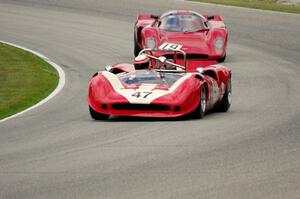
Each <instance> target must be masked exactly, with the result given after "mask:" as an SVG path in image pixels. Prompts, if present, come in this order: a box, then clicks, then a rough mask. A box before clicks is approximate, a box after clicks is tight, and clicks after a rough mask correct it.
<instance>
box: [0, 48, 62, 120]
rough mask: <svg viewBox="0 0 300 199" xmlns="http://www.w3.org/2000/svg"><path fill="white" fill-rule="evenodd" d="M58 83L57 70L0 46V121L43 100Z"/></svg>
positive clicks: (24, 54)
mask: <svg viewBox="0 0 300 199" xmlns="http://www.w3.org/2000/svg"><path fill="white" fill-rule="evenodd" d="M58 81H59V76H58V73H57V71H56V70H55V69H54V68H53V67H52V66H51V65H50V64H48V63H47V62H45V61H44V60H42V59H41V58H39V57H37V56H36V55H33V54H32V53H30V52H27V51H24V50H21V49H19V48H15V47H12V46H9V45H6V44H1V43H0V119H3V118H5V117H8V116H11V115H13V114H15V113H17V112H20V111H22V110H25V109H26V108H28V107H30V106H32V105H34V104H36V103H38V102H39V101H41V100H42V99H44V98H46V97H47V96H48V95H49V94H50V93H51V92H52V91H53V90H54V89H55V88H56V86H57V84H58Z"/></svg>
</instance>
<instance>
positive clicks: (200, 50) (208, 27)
mask: <svg viewBox="0 0 300 199" xmlns="http://www.w3.org/2000/svg"><path fill="white" fill-rule="evenodd" d="M176 15H191V16H196V19H195V20H194V21H192V20H191V21H190V22H189V23H193V22H195V23H199V24H200V25H201V24H202V26H203V29H202V30H199V31H191V32H190V31H184V32H183V31H181V32H180V31H179V32H178V31H177V32H173V31H168V30H165V29H162V28H161V26H162V25H161V24H162V21H163V20H164V19H165V18H166V17H168V16H176ZM134 38H135V39H134V40H135V54H136V55H137V53H138V51H139V50H141V49H144V48H158V47H159V46H160V45H162V44H164V43H174V44H180V45H182V50H183V51H185V52H186V53H187V55H188V57H187V58H188V59H189V60H190V62H191V63H190V64H189V66H190V67H193V68H197V67H205V66H208V65H211V64H212V62H209V61H210V60H215V61H219V62H220V61H223V60H224V59H225V57H226V48H227V40H228V31H227V29H226V26H225V24H224V22H223V19H222V17H221V16H208V15H200V14H199V13H196V12H192V11H169V12H166V13H164V14H162V15H161V16H152V15H139V16H138V17H137V22H136V24H135V28H134ZM147 40H152V41H151V43H155V45H154V46H147ZM217 40H218V42H219V43H220V42H221V43H222V42H223V46H222V47H221V48H219V49H217V48H216V42H217ZM219 45H221V44H219Z"/></svg>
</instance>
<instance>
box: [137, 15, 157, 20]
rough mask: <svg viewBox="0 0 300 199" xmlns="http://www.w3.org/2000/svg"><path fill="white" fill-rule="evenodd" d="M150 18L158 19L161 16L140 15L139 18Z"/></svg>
mask: <svg viewBox="0 0 300 199" xmlns="http://www.w3.org/2000/svg"><path fill="white" fill-rule="evenodd" d="M147 19H148V20H149V19H154V20H158V19H159V16H158V15H138V16H137V20H147Z"/></svg>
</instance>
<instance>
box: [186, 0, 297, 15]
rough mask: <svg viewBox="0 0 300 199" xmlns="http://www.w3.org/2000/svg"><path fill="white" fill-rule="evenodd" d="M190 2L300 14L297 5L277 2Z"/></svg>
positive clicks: (234, 0) (228, 0) (206, 0)
mask: <svg viewBox="0 0 300 199" xmlns="http://www.w3.org/2000/svg"><path fill="white" fill-rule="evenodd" d="M191 1H198V2H206V3H215V4H223V5H231V6H239V7H247V8H255V9H262V10H273V11H280V12H289V13H297V14H300V6H299V5H291V4H285V3H284V2H285V1H278V0H191Z"/></svg>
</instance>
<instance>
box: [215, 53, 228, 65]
mask: <svg viewBox="0 0 300 199" xmlns="http://www.w3.org/2000/svg"><path fill="white" fill-rule="evenodd" d="M225 59H226V53H225V55H224V56H223V57H222V58H221V59H218V60H217V61H218V63H222V62H224V61H225Z"/></svg>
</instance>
